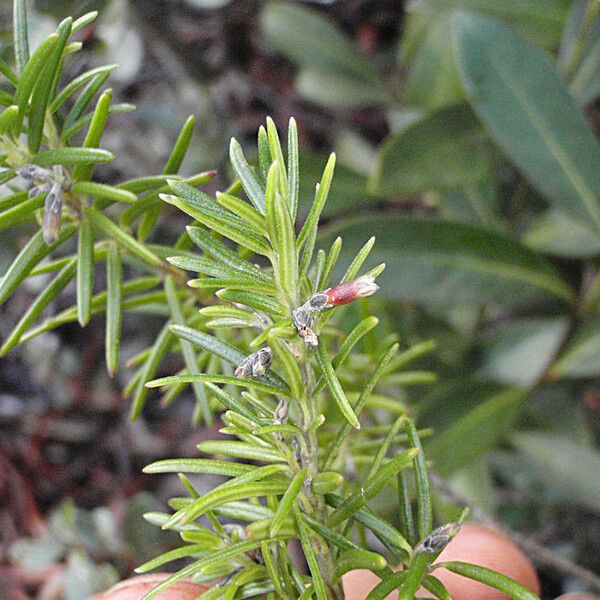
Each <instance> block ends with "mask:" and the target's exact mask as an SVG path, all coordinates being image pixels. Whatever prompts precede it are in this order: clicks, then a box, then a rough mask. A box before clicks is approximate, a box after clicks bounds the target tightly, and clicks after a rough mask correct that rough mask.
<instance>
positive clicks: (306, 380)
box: [298, 342, 344, 600]
mask: <svg viewBox="0 0 600 600" xmlns="http://www.w3.org/2000/svg"><path fill="white" fill-rule="evenodd" d="M298 350H299V352H300V357H301V358H300V361H301V364H302V365H303V368H302V378H303V384H304V389H305V390H306V398H304V399H303V400H302V401H301V402H300V411H301V415H300V424H299V425H300V428H301V429H302V440H300V441H301V444H300V466H301V467H307V468H308V469H309V472H310V475H309V478H308V479H307V483H306V486H305V490H304V491H305V495H306V497H307V499H308V502H309V504H310V510H311V512H312V516H313V517H314V518H316V519H318V520H319V521H321V522H322V523H325V517H326V507H325V500H324V498H323V497H322V496H320V495H317V494H314V493H313V492H312V489H311V485H310V483H311V481H312V478H314V476H315V475H316V474H317V473H318V470H319V467H318V442H317V432H316V430H315V428H311V425H312V424H313V423H314V422H315V419H316V418H317V416H318V404H317V397H316V396H315V395H313V394H312V393H311V390H312V389H313V387H314V383H315V382H314V374H313V371H312V367H311V365H310V354H309V353H310V351H309V350H308V349H307V347H306V345H305V344H304V343H303V342H298ZM310 539H311V544H312V547H313V552H314V554H315V557H316V559H317V562H318V564H319V570H320V571H321V575H322V577H323V580H324V581H325V584H326V585H327V587H328V590H329V591H330V593H331V594H332V597H333V598H334V599H335V600H343V598H344V593H343V591H342V588H341V586H340V585H339V583H338V584H335V583H334V582H333V570H334V561H333V553H332V548H331V547H330V545H329V544H328V543H327V542H326V541H325V540H324V539H323V538H321V537H320V536H319V535H317V534H316V533H315V532H313V531H311V532H310Z"/></svg>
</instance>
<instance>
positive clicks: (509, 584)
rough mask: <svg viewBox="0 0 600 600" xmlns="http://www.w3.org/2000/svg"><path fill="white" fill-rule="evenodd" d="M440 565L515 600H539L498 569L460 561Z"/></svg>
mask: <svg viewBox="0 0 600 600" xmlns="http://www.w3.org/2000/svg"><path fill="white" fill-rule="evenodd" d="M439 566H440V567H443V568H444V569H448V571H451V572H452V573H456V574H457V575H462V576H463V577H468V578H469V579H474V580H475V581H479V582H481V583H483V584H485V585H487V586H490V587H493V588H495V589H497V590H500V591H501V592H503V593H504V594H506V595H508V596H510V597H511V598H513V599H514V600H539V597H538V596H537V595H536V594H534V593H533V592H531V591H530V590H528V589H527V588H525V587H524V586H522V585H521V584H520V583H518V582H517V581H515V580H514V579H511V578H510V577H507V576H506V575H503V574H502V573H498V571H494V570H492V569H488V568H486V567H481V566H479V565H473V564H471V563H466V562H459V561H451V562H442V563H440V565H439Z"/></svg>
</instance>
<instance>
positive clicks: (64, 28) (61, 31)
mask: <svg viewBox="0 0 600 600" xmlns="http://www.w3.org/2000/svg"><path fill="white" fill-rule="evenodd" d="M72 23H73V20H72V19H71V17H68V18H67V19H65V20H64V21H63V22H62V23H61V24H60V25H59V26H58V39H57V41H56V44H54V46H53V48H52V52H51V53H50V55H49V56H48V59H47V60H46V62H45V64H44V68H43V69H42V71H41V73H40V75H39V77H38V80H37V82H36V84H35V87H34V88H33V94H32V96H31V106H30V108H29V121H28V127H27V129H28V131H27V142H28V147H29V151H30V152H31V153H32V154H35V153H36V152H37V151H38V150H39V149H40V144H41V143H42V136H43V132H44V125H45V123H46V108H47V107H48V102H49V100H50V94H51V93H52V91H53V85H52V82H53V81H54V79H55V78H58V77H59V76H60V72H59V71H60V68H61V60H62V56H63V51H64V48H65V45H66V43H67V40H68V39H69V36H70V35H71V25H72Z"/></svg>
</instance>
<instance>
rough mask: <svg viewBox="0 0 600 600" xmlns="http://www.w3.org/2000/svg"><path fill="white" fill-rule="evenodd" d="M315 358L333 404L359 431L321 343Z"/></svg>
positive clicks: (358, 424)
mask: <svg viewBox="0 0 600 600" xmlns="http://www.w3.org/2000/svg"><path fill="white" fill-rule="evenodd" d="M315 356H316V359H317V364H318V365H319V369H320V370H321V375H322V376H323V379H324V380H325V383H326V384H327V387H328V388H329V391H330V393H331V395H332V396H333V399H334V401H335V403H336V404H337V407H338V409H339V410H340V412H341V413H342V415H344V418H345V419H346V420H347V421H348V423H349V424H350V425H352V427H354V428H355V429H360V423H359V421H358V417H357V416H356V414H355V413H354V411H353V410H352V406H351V405H350V402H348V399H347V398H346V394H345V393H344V389H343V388H342V386H341V384H340V382H339V379H338V378H337V375H336V374H335V371H334V370H333V367H332V365H331V361H330V360H329V357H328V356H327V351H326V350H325V346H324V345H323V342H321V343H320V344H319V345H318V346H317V351H316V352H315Z"/></svg>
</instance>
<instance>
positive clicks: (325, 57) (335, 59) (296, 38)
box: [261, 2, 378, 158]
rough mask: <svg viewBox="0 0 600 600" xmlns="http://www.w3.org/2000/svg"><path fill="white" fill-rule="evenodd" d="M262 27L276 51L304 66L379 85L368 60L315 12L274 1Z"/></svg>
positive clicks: (268, 9) (266, 10) (262, 22)
mask: <svg viewBox="0 0 600 600" xmlns="http://www.w3.org/2000/svg"><path fill="white" fill-rule="evenodd" d="M261 28H262V31H263V34H264V36H265V37H266V39H267V41H268V42H269V43H270V44H271V45H272V46H273V47H274V48H275V49H276V50H278V51H280V52H282V53H283V54H284V55H285V56H287V57H288V58H291V59H292V60H293V61H295V62H297V63H298V64H300V65H302V66H303V67H308V68H312V69H314V70H317V71H321V72H324V73H328V74H332V75H334V76H335V75H336V74H343V75H346V76H347V77H350V78H356V79H360V80H362V81H364V82H369V83H371V84H372V85H373V84H377V83H378V77H377V74H376V73H375V71H374V70H373V69H372V67H371V65H370V64H369V62H368V60H367V59H366V58H365V57H363V56H362V55H361V54H360V53H359V52H357V51H356V49H355V48H354V47H353V46H352V44H351V43H350V42H349V41H348V39H347V38H346V36H345V35H343V34H342V33H341V32H340V31H339V29H337V27H336V26H335V25H333V24H332V23H331V22H330V21H328V20H327V19H325V18H323V17H321V16H320V15H319V13H317V12H316V11H315V10H311V9H309V8H305V7H302V6H299V5H294V4H284V3H283V2H272V3H270V4H268V5H267V6H266V8H265V9H264V10H263V13H262V15H261ZM273 158H275V157H273Z"/></svg>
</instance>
